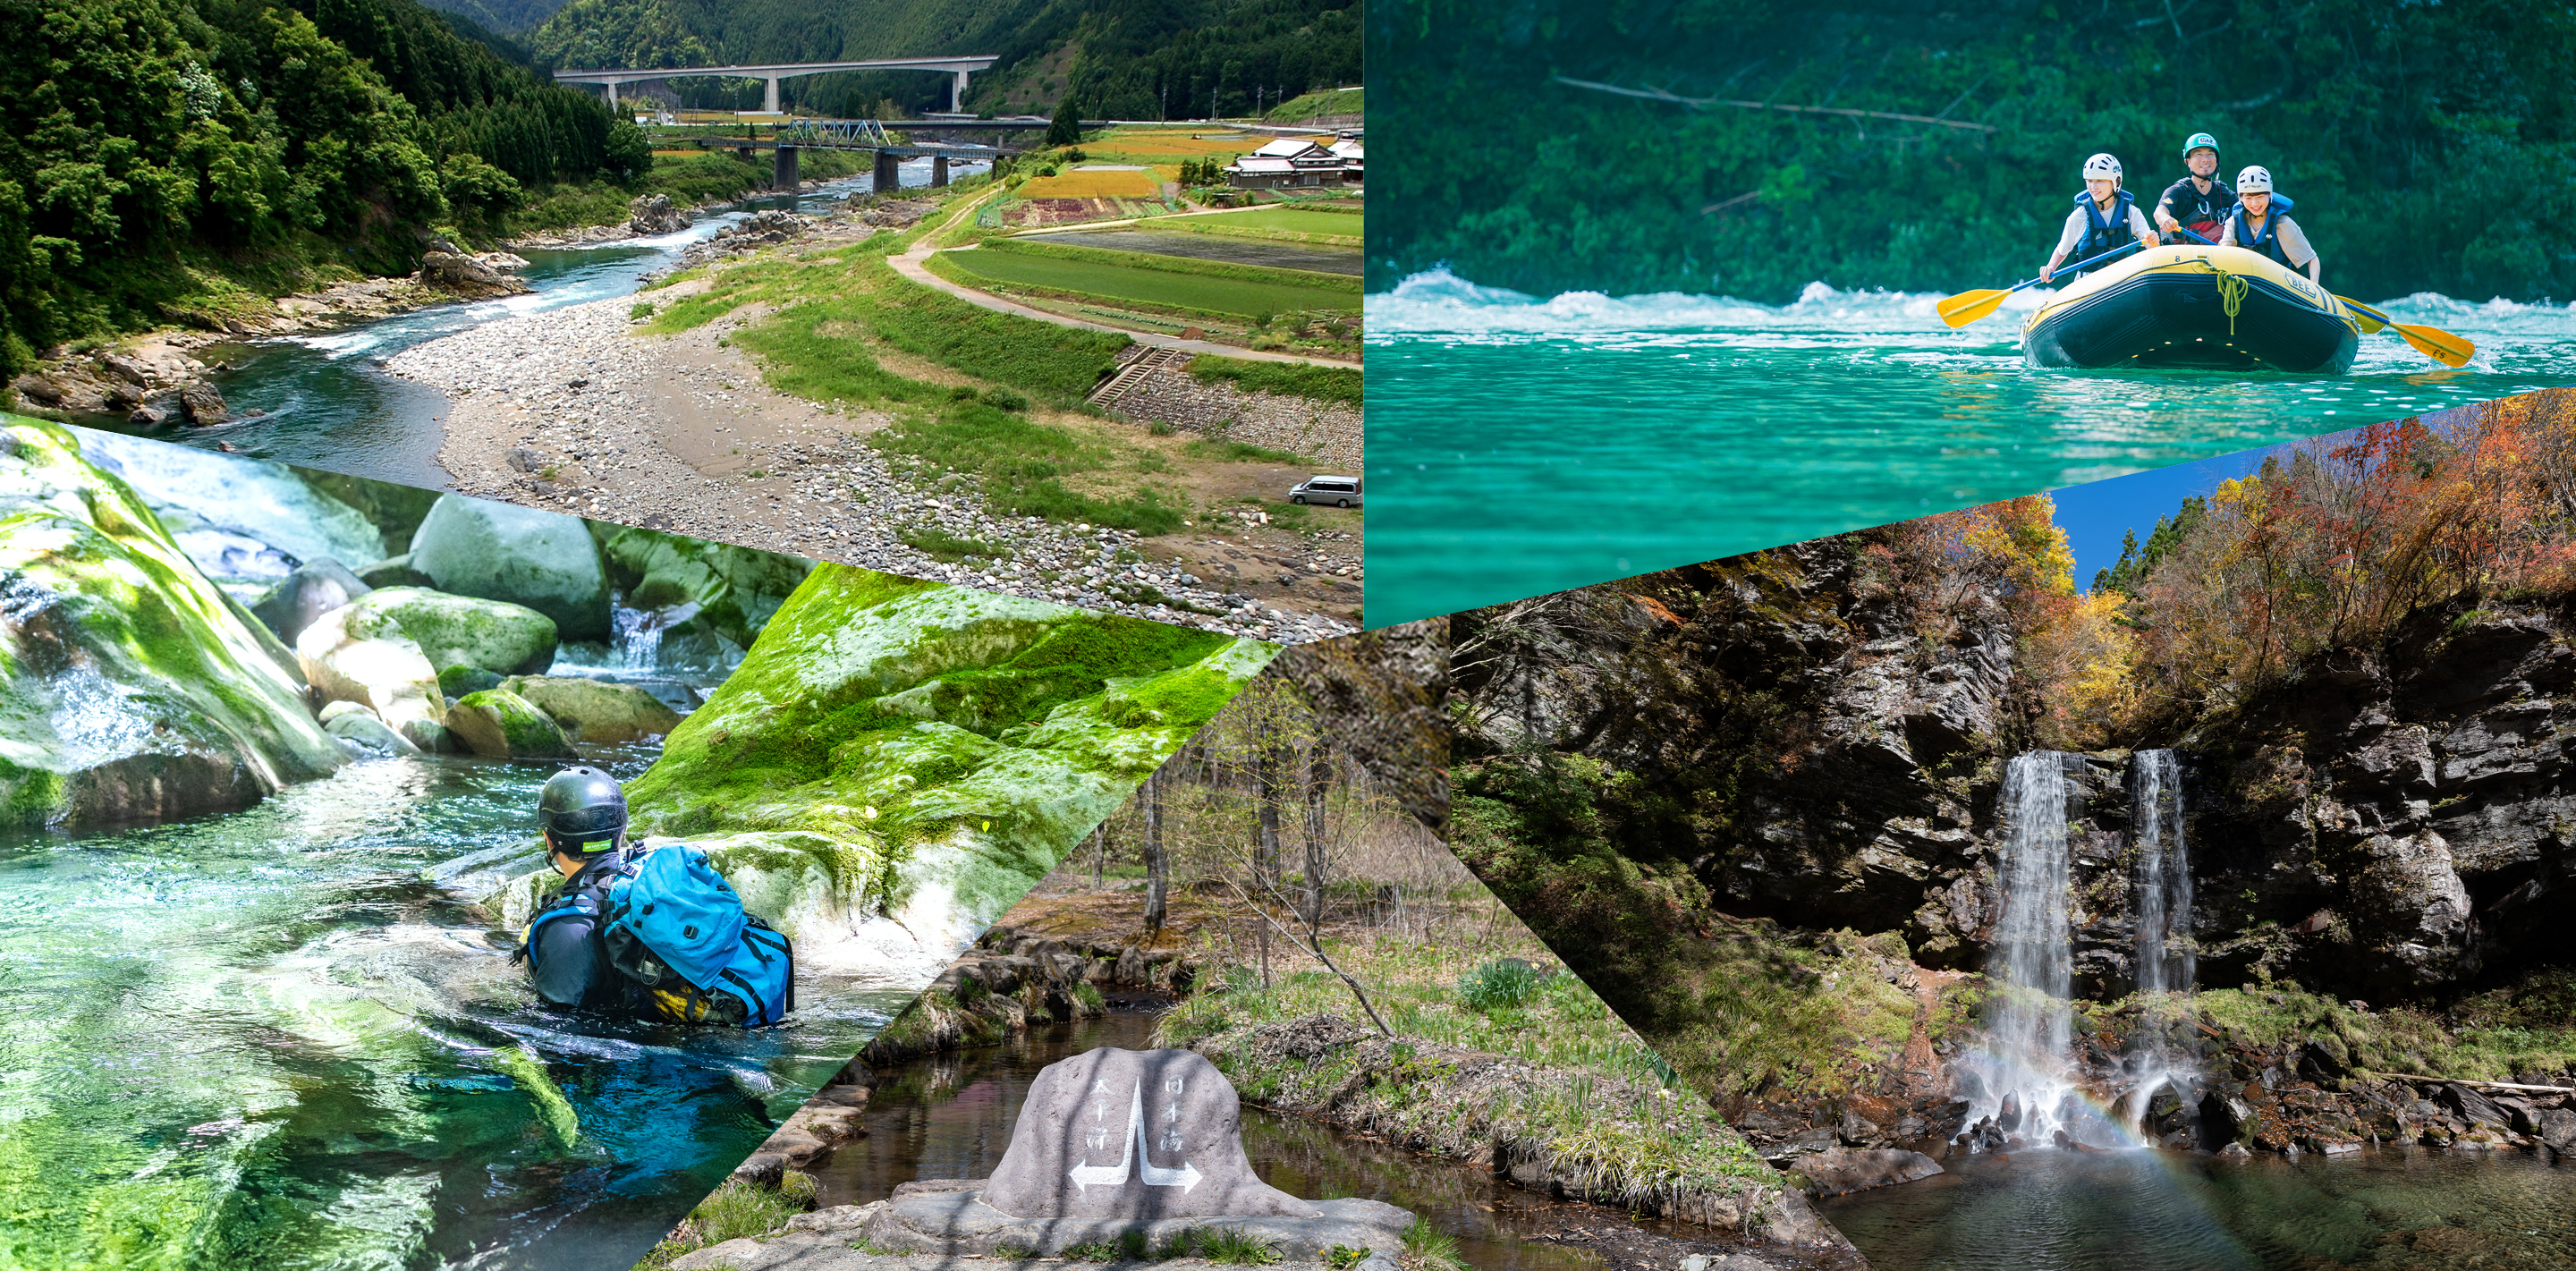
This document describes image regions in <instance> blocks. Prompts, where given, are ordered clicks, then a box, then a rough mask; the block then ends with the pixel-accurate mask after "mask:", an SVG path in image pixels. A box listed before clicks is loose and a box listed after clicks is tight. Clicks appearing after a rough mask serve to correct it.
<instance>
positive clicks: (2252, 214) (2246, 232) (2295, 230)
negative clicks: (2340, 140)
mask: <svg viewBox="0 0 2576 1271" xmlns="http://www.w3.org/2000/svg"><path fill="white" fill-rule="evenodd" d="M2282 203H2283V204H2285V205H2286V204H2287V203H2288V200H2287V199H2284V200H2282ZM2218 241H2219V242H2220V243H2222V244H2225V245H2226V246H2229V247H2242V248H2244V249H2246V250H2247V251H2254V252H2261V253H2262V254H2264V255H2266V256H2269V257H2271V258H2272V259H2273V260H2274V261H2275V262H2277V263H2279V264H2281V265H2282V266H2284V267H2286V268H2290V269H2304V270H2307V271H2308V281H2310V282H2313V283H2323V282H2324V281H2325V278H2324V276H2323V271H2322V269H2321V266H2320V262H2319V261H2318V259H2317V249H2316V248H2314V247H2311V246H2309V245H2308V235H2307V231H2305V230H2302V229H2300V228H2299V223H2298V222H2297V221H2294V220H2291V219H2290V213H2289V211H2288V210H2287V208H2286V206H2284V207H2283V208H2278V209H2276V208H2274V207H2273V206H2272V173H2271V171H2270V170H2269V169H2266V168H2259V167H2257V168H2247V169H2245V170H2244V171H2243V172H2239V173H2237V174H2236V210H2235V211H2233V212H2230V213H2229V214H2228V216H2227V228H2226V229H2225V230H2224V231H2222V232H2221V233H2220V234H2219V238H2218Z"/></svg>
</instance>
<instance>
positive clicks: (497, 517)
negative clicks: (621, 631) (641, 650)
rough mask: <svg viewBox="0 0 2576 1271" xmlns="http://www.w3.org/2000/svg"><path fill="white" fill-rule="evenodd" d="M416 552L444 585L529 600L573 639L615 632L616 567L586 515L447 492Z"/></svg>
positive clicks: (416, 538) (414, 557) (416, 564)
mask: <svg viewBox="0 0 2576 1271" xmlns="http://www.w3.org/2000/svg"><path fill="white" fill-rule="evenodd" d="M408 555H409V556H410V559H411V568H413V569H415V570H418V571H420V572H421V573H423V574H426V575H428V576H429V578H430V579H431V580H432V581H434V582H435V583H437V584H438V589H439V590H440V591H444V592H448V593H450V594H452V595H459V596H480V597H482V598H483V599H486V600H507V601H509V602H511V603H512V604H519V605H525V606H527V607H528V608H530V609H534V610H536V611H537V612H539V613H541V614H544V615H545V616H547V617H549V618H552V619H554V623H555V630H556V632H557V633H558V634H559V635H560V636H561V638H563V639H566V640H606V639H607V638H608V637H609V635H610V627H611V623H610V621H609V594H608V573H607V571H606V570H605V569H604V568H603V567H602V566H601V564H600V557H599V545H598V544H597V543H595V542H593V541H591V536H590V527H589V526H588V525H587V524H586V523H584V522H583V521H582V520H581V518H579V517H574V516H565V515H564V514H562V513H560V512H540V511H537V510H536V509H534V508H523V507H517V506H514V505H512V504H508V503H493V502H489V501H487V500H483V499H469V498H466V497H465V496H463V495H458V494H447V495H441V496H439V500H438V503H437V504H436V505H435V506H433V507H431V508H430V510H429V515H428V516H427V517H426V518H424V519H423V520H422V521H421V523H420V529H419V531H418V532H416V533H414V534H413V535H412V540H411V551H410V552H409V553H408ZM387 590H391V589H390V588H388V589H387Z"/></svg>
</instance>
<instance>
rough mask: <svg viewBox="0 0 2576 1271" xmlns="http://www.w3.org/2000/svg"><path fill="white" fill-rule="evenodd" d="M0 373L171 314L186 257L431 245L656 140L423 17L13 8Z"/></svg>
mask: <svg viewBox="0 0 2576 1271" xmlns="http://www.w3.org/2000/svg"><path fill="white" fill-rule="evenodd" d="M0 15H5V21H0V25H5V28H6V29H8V30H11V31H14V32H18V33H20V34H19V39H18V43H17V46H16V47H14V48H13V49H12V50H11V53H10V56H9V57H8V58H7V59H5V60H0V324H5V325H0V366H10V365H16V364H20V363H23V362H24V361H25V360H26V359H27V358H28V357H29V356H30V354H31V352H32V351H33V350H34V349H37V348H41V347H42V346H44V345H46V344H48V343H51V342H53V341H55V340H60V339H64V338H68V337H71V336H75V335H80V334H85V333H89V332H95V331H103V330H111V329H119V328H123V327H128V326H132V325H135V324H137V323H138V322H144V321H150V320H153V319H154V318H156V317H160V316H164V315H162V314H160V313H159V312H157V306H158V305H159V304H160V303H161V302H162V301H164V300H166V299H168V298H169V296H171V295H172V294H173V293H174V292H176V291H181V290H187V289H189V288H190V287H191V286H193V285H195V284H192V283H191V282H190V281H189V279H188V278H187V266H188V263H189V262H191V261H196V260H206V259H217V258H222V259H232V260H247V259H255V258H257V257H260V256H261V255H263V254H269V255H276V254H281V253H287V252H289V251H290V250H309V248H310V245H311V244H314V243H317V242H318V243H327V244H330V245H333V248H334V250H335V251H336V252H338V254H339V255H340V256H342V257H343V258H345V260H346V262H347V263H349V264H352V265H356V266H359V267H363V268H375V269H387V270H390V269H404V268H408V267H409V264H410V262H411V260H412V259H413V258H414V257H415V256H416V253H417V243H416V241H415V240H414V238H413V236H412V235H413V231H415V230H417V229H420V228H423V227H427V226H432V225H439V224H445V223H449V222H450V221H451V220H452V219H455V218H460V217H461V218H464V219H468V220H471V219H472V218H474V217H475V216H477V215H479V214H483V213H488V212H491V211H495V210H498V209H502V208H506V207H507V206H509V205H511V204H513V203H515V202H516V201H517V200H518V199H519V198H520V197H521V194H522V191H523V189H524V187H525V186H526V185H528V184H532V183H537V182H547V181H555V180H561V179H567V178H582V177H590V176H594V175H608V176H612V177H617V178H620V179H628V178H632V177H633V176H636V175H640V174H641V173H642V172H643V171H644V170H645V169H646V167H648V166H649V164H650V162H651V154H650V151H649V148H648V147H647V146H646V144H645V142H644V139H643V135H642V133H641V132H639V131H638V130H637V129H636V128H635V126H634V125H633V124H632V123H629V122H621V121H618V120H616V119H614V118H612V117H611V116H610V115H609V114H608V112H607V111H606V110H604V109H603V108H602V107H601V106H600V105H599V104H598V102H597V101H596V100H594V99H591V98H589V97H587V96H585V95H583V94H580V93H575V92H569V91H565V90H562V89H557V88H554V87H551V86H549V85H546V84H544V83H541V82H540V81H539V80H537V79H536V77H535V76H534V75H532V74H531V73H530V72H529V71H528V70H527V69H525V68H524V67H520V66H517V65H514V64H512V63H511V62H510V61H509V60H508V59H506V58H504V57H502V56H500V55H498V54H496V53H495V52H493V51H492V50H491V49H489V48H486V47H484V46H483V45H481V44H479V43H476V42H474V41H471V40H468V39H466V38H464V37H462V36H460V35H459V34H458V33H457V32H456V30H455V29H454V28H453V27H451V26H450V25H449V24H448V22H447V21H446V20H445V19H443V18H441V17H440V16H438V15H436V14H433V13H431V12H429V11H428V10H425V9H422V8H421V7H419V6H418V5H416V4H413V3H411V0H296V2H295V3H278V2H272V0H43V2H41V3H40V2H39V0H0Z"/></svg>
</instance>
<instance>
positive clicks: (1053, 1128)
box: [983, 1046, 1322, 1219]
mask: <svg viewBox="0 0 2576 1271" xmlns="http://www.w3.org/2000/svg"><path fill="white" fill-rule="evenodd" d="M983 1202H984V1203H985V1204H986V1205H989V1206H991V1207H993V1208H994V1209H997V1210H1000V1211H1001V1212H1002V1213H1005V1214H1009V1215H1012V1216H1013V1217H1018V1218H1148V1219H1150V1218H1194V1217H1282V1218H1313V1217H1317V1216H1319V1215H1320V1214H1321V1212H1322V1211H1320V1210H1318V1209H1317V1208H1315V1206H1313V1205H1311V1204H1308V1203H1307V1202H1305V1201H1302V1200H1299V1199H1297V1198H1296V1197H1294V1196H1291V1195H1289V1194H1288V1193H1286V1192H1283V1191H1280V1190H1279V1189H1277V1188H1275V1187H1272V1186H1270V1185H1269V1184H1267V1183H1264V1182H1262V1181H1261V1180H1260V1179H1259V1178H1258V1177H1255V1176H1254V1174H1253V1172H1252V1163H1251V1162H1250V1161H1248V1160H1246V1159H1245V1158H1244V1155H1243V1111H1242V1105H1241V1102H1240V1100H1238V1099H1237V1098H1236V1096H1235V1093H1234V1084H1233V1083H1232V1082H1229V1081H1227V1080H1226V1079H1225V1074H1224V1073H1221V1072H1218V1071H1217V1068H1216V1065H1215V1064H1212V1063H1209V1062H1208V1061H1207V1059H1206V1057H1205V1056H1202V1055H1200V1054H1198V1053H1196V1052H1194V1051H1187V1050H1114V1049H1111V1048H1109V1047H1106V1046H1104V1047H1102V1048H1100V1049H1098V1050H1094V1051H1091V1052H1089V1053H1087V1054H1081V1055H1076V1056H1074V1057H1073V1058H1071V1059H1065V1060H1059V1061H1057V1062H1056V1063H1053V1064H1049V1065H1047V1067H1046V1068H1045V1070H1044V1071H1041V1072H1040V1073H1038V1076H1037V1080H1036V1081H1034V1082H1032V1083H1030V1085H1029V1093H1028V1098H1027V1100H1026V1101H1025V1102H1024V1103H1022V1104H1021V1106H1020V1119H1019V1123H1018V1124H1017V1125H1015V1126H1013V1127H1012V1129H1011V1145H1010V1148H1009V1150H1007V1151H1006V1152H1004V1153H1003V1155H1002V1163H1001V1164H1000V1165H999V1166H997V1167H996V1168H995V1169H994V1170H993V1177H992V1180H991V1181H990V1182H988V1183H986V1184H985V1186H984V1191H983Z"/></svg>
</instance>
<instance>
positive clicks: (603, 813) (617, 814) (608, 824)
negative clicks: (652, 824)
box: [537, 766, 626, 857]
mask: <svg viewBox="0 0 2576 1271" xmlns="http://www.w3.org/2000/svg"><path fill="white" fill-rule="evenodd" d="M537 827H538V828H539V829H541V830H543V831H545V835H546V843H547V845H548V846H550V847H552V848H553V849H554V850H556V851H558V852H561V853H563V854H564V855H566V856H574V857H586V856H596V855H599V854H600V853H602V852H610V851H614V850H616V848H617V840H618V839H619V837H621V836H622V835H624V834H625V832H626V792H625V791H624V790H621V789H619V788H618V785H617V779H616V778H615V777H612V776H609V775H608V774H607V773H604V772H601V771H600V770H599V769H597V768H592V767H588V766H583V767H576V768H566V769H564V770H563V771H561V772H558V773H556V774H555V775H554V776H552V777H549V778H547V779H546V788H545V792H544V793H542V794H540V795H538V796H537Z"/></svg>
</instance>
